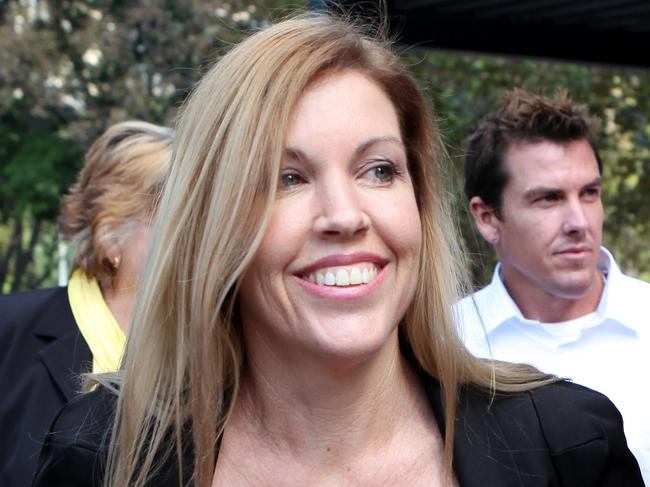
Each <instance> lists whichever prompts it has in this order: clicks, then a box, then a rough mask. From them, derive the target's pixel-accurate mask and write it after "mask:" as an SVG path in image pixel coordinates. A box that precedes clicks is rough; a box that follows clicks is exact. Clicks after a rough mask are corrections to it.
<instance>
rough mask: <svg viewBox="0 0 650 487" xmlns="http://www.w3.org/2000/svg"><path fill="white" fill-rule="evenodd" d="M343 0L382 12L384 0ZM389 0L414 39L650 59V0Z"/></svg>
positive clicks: (402, 31)
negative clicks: (380, 6)
mask: <svg viewBox="0 0 650 487" xmlns="http://www.w3.org/2000/svg"><path fill="white" fill-rule="evenodd" d="M311 3H312V5H313V6H317V4H321V5H323V4H326V3H329V0H320V1H318V0H313V1H312V2H311ZM337 3H339V4H342V5H345V6H351V5H353V6H356V8H358V9H360V10H361V11H363V12H365V14H366V15H375V14H376V12H377V5H378V3H379V1H371V2H368V1H354V0H343V1H338V2H337ZM387 5H388V13H389V19H390V26H391V30H392V31H393V32H394V33H396V34H397V38H398V40H400V41H401V42H403V43H406V44H410V45H420V46H426V47H434V48H446V49H460V50H469V51H476V52H486V53H498V54H510V55H522V56H539V57H546V58H557V59H564V60H571V61H586V62H596V63H607V64H610V63H611V64H624V65H631V66H642V67H650V0H392V1H391V0H388V1H387Z"/></svg>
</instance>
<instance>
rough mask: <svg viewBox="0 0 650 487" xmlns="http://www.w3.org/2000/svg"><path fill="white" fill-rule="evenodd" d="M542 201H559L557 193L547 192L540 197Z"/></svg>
mask: <svg viewBox="0 0 650 487" xmlns="http://www.w3.org/2000/svg"><path fill="white" fill-rule="evenodd" d="M540 200H541V201H547V202H552V201H557V195H556V194H545V195H544V196H542V197H541V198H540Z"/></svg>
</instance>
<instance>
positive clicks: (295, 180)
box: [280, 172, 305, 188]
mask: <svg viewBox="0 0 650 487" xmlns="http://www.w3.org/2000/svg"><path fill="white" fill-rule="evenodd" d="M304 181H305V180H304V179H303V178H302V177H301V176H300V175H299V174H296V173H293V172H290V173H287V174H283V175H282V177H281V178H280V184H281V185H282V187H283V188H291V187H292V186H297V185H298V184H301V183H303V182H304Z"/></svg>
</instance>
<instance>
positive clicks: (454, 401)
mask: <svg viewBox="0 0 650 487" xmlns="http://www.w3.org/2000/svg"><path fill="white" fill-rule="evenodd" d="M177 133H178V136H177V146H176V150H175V153H174V159H173V163H172V171H171V175H170V179H169V180H168V186H167V187H166V190H165V193H164V195H163V198H162V200H161V204H160V213H159V215H158V218H157V220H156V224H155V229H154V235H155V238H154V244H153V247H152V255H151V259H150V260H149V261H148V265H147V267H146V270H145V277H144V279H143V282H142V299H141V300H140V301H139V303H138V308H137V311H136V318H135V322H134V326H133V331H132V334H131V338H130V341H129V345H128V348H127V354H126V360H125V365H124V370H123V371H122V373H121V374H118V375H117V376H115V377H112V378H110V377H104V378H103V379H102V381H103V383H104V384H105V385H106V387H101V388H99V389H98V390H96V391H94V392H92V393H90V394H88V395H86V396H83V397H81V398H80V399H79V400H78V401H76V402H74V403H73V404H71V405H70V406H69V407H67V408H66V409H65V410H64V411H63V412H62V414H61V415H60V416H59V418H58V420H57V421H56V422H55V424H54V425H53V427H52V432H51V434H50V435H49V437H48V440H47V444H46V446H45V449H44V451H43V454H42V458H41V469H40V472H39V474H38V476H37V479H36V485H37V486H39V487H41V486H46V485H47V486H56V485H67V486H70V485H72V486H75V485H104V486H127V485H128V486H137V487H142V486H148V485H152V486H153V485H156V486H160V485H164V486H167V485H168V486H181V485H196V486H202V487H203V486H206V487H207V486H211V485H212V486H240V485H256V486H257V485H282V486H292V485H296V486H298V485H299V486H304V485H408V486H420V485H422V486H424V485H463V486H472V485H480V486H482V487H484V486H486V485H494V486H497V485H498V486H503V485H527V486H530V485H540V486H541V485H545V486H546V485H561V484H562V485H583V486H596V485H612V486H614V485H621V484H620V483H619V482H623V479H627V480H626V481H627V482H628V484H627V485H641V484H639V483H635V480H634V479H636V478H637V476H638V466H636V464H635V461H634V458H633V457H632V456H631V454H630V452H629V450H628V449H627V447H626V444H625V437H624V435H623V433H622V428H621V421H620V415H618V412H617V411H616V409H615V408H614V407H613V406H612V405H611V403H610V402H609V401H608V400H607V399H606V398H605V397H604V396H602V395H599V394H597V393H595V392H593V391H590V390H588V389H585V388H582V387H579V386H574V385H572V384H569V383H566V382H562V381H557V380H556V379H555V378H553V377H550V376H546V375H543V374H541V373H540V372H538V371H536V370H534V369H531V368H528V367H525V366H519V365H509V364H494V363H489V362H484V361H479V360H477V359H474V358H473V357H472V356H471V355H469V353H468V352H467V351H466V350H465V348H464V347H463V346H462V344H461V342H460V341H459V338H458V336H457V332H456V328H455V326H454V323H453V317H452V315H451V306H452V304H453V303H454V302H455V300H456V297H457V295H458V294H457V291H458V288H459V287H460V284H459V283H460V277H459V276H460V275H461V274H462V272H461V271H460V269H461V267H460V266H459V264H458V263H459V261H460V258H459V251H458V248H457V243H456V242H457V239H456V235H455V230H454V224H453V222H452V220H451V217H450V212H449V209H448V202H447V191H446V189H445V186H444V184H445V180H444V170H443V169H444V164H445V158H444V151H443V149H442V147H441V144H440V140H439V136H438V133H437V130H436V127H435V125H434V124H433V122H432V118H431V116H430V114H429V112H428V110H427V107H426V103H425V101H424V99H423V97H422V95H421V93H420V92H419V90H418V89H417V87H416V85H415V83H414V81H413V79H412V77H411V76H410V74H409V73H408V71H407V70H406V69H405V67H404V66H403V65H402V64H401V62H400V61H399V59H398V58H397V57H396V56H395V55H394V54H393V53H392V52H391V51H390V48H389V46H388V45H387V44H385V43H382V42H379V41H376V40H374V39H372V38H370V37H368V36H366V35H365V34H363V33H362V32H361V30H360V29H358V28H357V27H355V26H352V25H350V24H349V23H346V22H344V21H341V20H337V19H335V18H331V17H328V16H323V15H312V16H303V17H298V18H294V19H289V20H286V21H283V22H280V23H278V24H277V25H275V26H272V27H269V28H267V29H264V30H262V31H260V32H258V33H256V34H255V35H253V36H251V37H250V38H248V39H247V40H245V41H244V42H242V43H241V44H239V45H238V46H237V47H235V48H234V49H233V50H232V51H231V52H230V53H229V54H227V55H226V56H225V57H224V58H222V59H221V60H220V61H219V62H218V63H217V64H216V66H215V67H214V68H213V69H212V70H210V71H209V72H208V73H207V74H206V75H205V77H204V78H203V80H202V81H201V82H200V84H199V85H198V86H197V88H196V89H195V91H194V92H193V94H192V95H191V97H190V98H189V100H188V101H187V103H186V105H185V106H184V108H183V112H182V116H181V118H180V121H179V124H178V127H177ZM587 464H588V465H597V466H598V467H597V468H595V469H593V470H591V471H586V470H587V469H583V468H580V469H575V468H574V466H575V465H587ZM630 479H632V480H630Z"/></svg>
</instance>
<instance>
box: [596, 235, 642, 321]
mask: <svg viewBox="0 0 650 487" xmlns="http://www.w3.org/2000/svg"><path fill="white" fill-rule="evenodd" d="M598 270H600V271H601V272H602V273H603V274H604V275H605V276H606V277H607V279H606V280H605V287H604V289H603V293H602V295H601V297H600V303H599V304H598V308H597V309H596V312H597V313H598V315H599V316H601V317H602V319H603V320H605V319H611V320H615V321H616V322H617V323H619V324H620V325H622V326H624V327H626V328H629V329H631V330H633V331H635V332H636V333H644V332H645V331H647V330H646V329H645V328H646V326H647V325H644V323H642V321H643V318H644V317H643V316H642V315H643V313H641V312H640V311H641V310H640V309H639V304H641V303H640V302H639V300H638V299H636V298H637V296H635V292H634V289H630V283H631V282H632V283H633V282H634V280H633V279H631V278H630V277H628V276H626V275H625V274H623V273H622V272H621V269H620V268H619V267H618V265H617V264H616V261H615V260H614V257H613V256H612V254H611V253H610V252H609V250H607V249H606V248H605V247H601V248H600V258H599V259H598ZM638 298H639V299H643V296H638ZM645 299H648V296H645Z"/></svg>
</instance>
